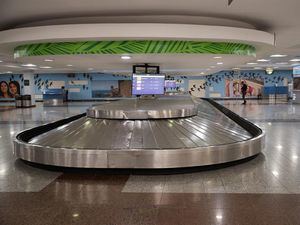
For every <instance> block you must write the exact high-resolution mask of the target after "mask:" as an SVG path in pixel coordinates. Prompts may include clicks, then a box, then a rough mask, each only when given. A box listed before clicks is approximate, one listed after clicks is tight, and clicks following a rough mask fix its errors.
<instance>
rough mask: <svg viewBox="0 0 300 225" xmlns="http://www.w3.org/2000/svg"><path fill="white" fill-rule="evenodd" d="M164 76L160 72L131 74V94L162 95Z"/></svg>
mask: <svg viewBox="0 0 300 225" xmlns="http://www.w3.org/2000/svg"><path fill="white" fill-rule="evenodd" d="M164 87H165V76H164V75H161V74H133V76H132V94H133V95H163V94H164Z"/></svg>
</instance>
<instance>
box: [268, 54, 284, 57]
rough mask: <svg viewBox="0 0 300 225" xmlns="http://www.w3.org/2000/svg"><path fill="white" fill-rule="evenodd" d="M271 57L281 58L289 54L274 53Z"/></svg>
mask: <svg viewBox="0 0 300 225" xmlns="http://www.w3.org/2000/svg"><path fill="white" fill-rule="evenodd" d="M270 57H272V58H281V57H287V55H282V54H274V55H270Z"/></svg>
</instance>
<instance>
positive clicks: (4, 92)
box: [0, 81, 12, 98]
mask: <svg viewBox="0 0 300 225" xmlns="http://www.w3.org/2000/svg"><path fill="white" fill-rule="evenodd" d="M0 90H1V93H0V94H1V95H0V97H1V98H11V97H12V96H11V94H10V93H9V89H8V84H7V82H6V81H1V82H0Z"/></svg>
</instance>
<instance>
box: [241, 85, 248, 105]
mask: <svg viewBox="0 0 300 225" xmlns="http://www.w3.org/2000/svg"><path fill="white" fill-rule="evenodd" d="M241 85H242V87H241V92H242V96H243V100H244V102H243V105H246V103H247V101H246V94H247V88H248V86H247V84H246V83H245V81H242V82H241Z"/></svg>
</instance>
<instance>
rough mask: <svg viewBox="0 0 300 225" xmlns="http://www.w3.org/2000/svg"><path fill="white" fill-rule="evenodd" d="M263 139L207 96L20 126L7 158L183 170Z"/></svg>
mask: <svg viewBox="0 0 300 225" xmlns="http://www.w3.org/2000/svg"><path fill="white" fill-rule="evenodd" d="M264 137H265V136H264V132H263V131H262V130H261V129H260V128H259V127H257V126H256V125H254V124H252V123H251V122H249V121H247V120H245V119H243V118H241V117H239V116H238V115H236V114H235V113H233V112H231V111H230V110H228V109H227V108H225V107H223V106H222V105H220V104H218V103H216V102H214V101H213V100H210V99H199V98H190V97H162V98H157V99H127V100H117V101H111V102H104V103H101V104H99V105H96V106H93V107H91V108H89V109H87V112H86V113H84V114H80V115H76V116H73V117H70V118H66V119H63V120H60V121H56V122H53V123H50V124H46V125H42V126H39V127H36V128H32V129H29V130H25V131H23V132H21V133H19V134H18V135H17V136H16V138H15V140H14V155H15V156H16V157H17V158H20V159H22V160H25V161H29V162H33V163H37V164H43V165H50V166H60V167H76V168H127V169H128V168H141V169H146V168H152V169H153V168H157V169H159V168H161V169H162V168H183V167H195V166H207V165H215V164H221V163H227V162H232V161H237V160H241V159H245V158H248V157H252V156H255V155H257V154H259V153H260V152H261V150H262V149H263V148H264V141H265V140H264Z"/></svg>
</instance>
